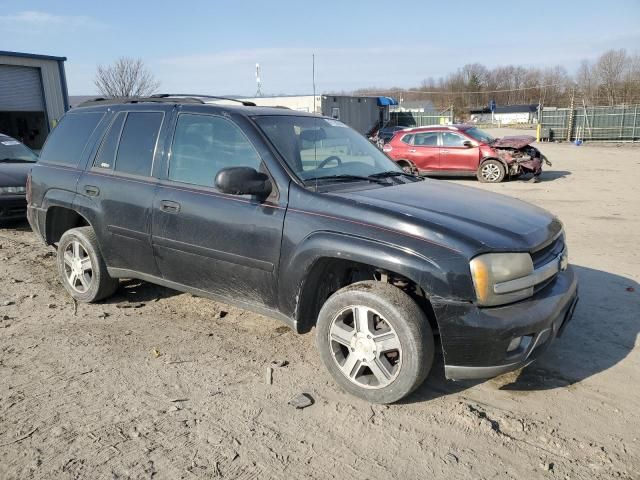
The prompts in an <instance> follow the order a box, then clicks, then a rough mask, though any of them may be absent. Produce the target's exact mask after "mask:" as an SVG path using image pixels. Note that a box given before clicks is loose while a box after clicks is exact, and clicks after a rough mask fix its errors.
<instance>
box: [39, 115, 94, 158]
mask: <svg viewBox="0 0 640 480" xmlns="http://www.w3.org/2000/svg"><path fill="white" fill-rule="evenodd" d="M102 116H103V113H102V112H87V113H68V114H66V115H65V116H64V117H62V120H61V121H60V123H59V124H58V126H57V127H56V128H55V129H54V130H53V132H51V133H50V134H49V138H48V139H47V142H46V143H45V145H44V147H43V149H42V153H41V154H40V160H41V161H43V162H53V163H63V164H67V165H77V164H78V162H79V161H80V156H81V155H82V151H83V150H84V147H85V146H86V145H87V141H88V140H89V137H90V136H91V134H92V133H93V131H94V130H95V129H96V127H97V126H98V123H99V122H100V120H101V119H102Z"/></svg>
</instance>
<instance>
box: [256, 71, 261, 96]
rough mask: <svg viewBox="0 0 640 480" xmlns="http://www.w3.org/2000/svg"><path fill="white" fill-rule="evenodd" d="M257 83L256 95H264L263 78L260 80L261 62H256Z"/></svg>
mask: <svg viewBox="0 0 640 480" xmlns="http://www.w3.org/2000/svg"><path fill="white" fill-rule="evenodd" d="M256 83H257V84H258V90H257V91H256V97H261V96H262V80H260V64H259V63H256Z"/></svg>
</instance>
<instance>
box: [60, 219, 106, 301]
mask: <svg viewBox="0 0 640 480" xmlns="http://www.w3.org/2000/svg"><path fill="white" fill-rule="evenodd" d="M58 275H59V277H60V281H61V282H62V284H63V285H64V288H65V289H66V290H67V292H69V294H70V295H71V296H72V297H73V298H74V299H76V300H77V301H78V302H83V303H92V302H97V301H99V300H103V299H105V298H107V297H110V296H111V295H113V293H114V292H115V291H116V290H117V288H118V279H116V278H111V277H110V276H109V273H108V272H107V266H106V265H105V263H104V260H103V259H102V255H101V254H100V249H99V247H98V240H97V238H96V234H95V232H94V231H93V228H91V227H78V228H72V229H71V230H67V231H66V232H65V233H64V234H63V235H62V238H61V239H60V242H59V243H58Z"/></svg>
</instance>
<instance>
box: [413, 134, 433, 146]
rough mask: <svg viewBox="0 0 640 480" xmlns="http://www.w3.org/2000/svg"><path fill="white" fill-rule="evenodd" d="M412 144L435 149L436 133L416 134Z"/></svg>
mask: <svg viewBox="0 0 640 480" xmlns="http://www.w3.org/2000/svg"><path fill="white" fill-rule="evenodd" d="M413 144H414V145H421V146H423V147H435V146H436V145H438V132H425V133H416V138H415V140H414V141H413Z"/></svg>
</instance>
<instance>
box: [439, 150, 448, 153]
mask: <svg viewBox="0 0 640 480" xmlns="http://www.w3.org/2000/svg"><path fill="white" fill-rule="evenodd" d="M440 153H449V150H440Z"/></svg>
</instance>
